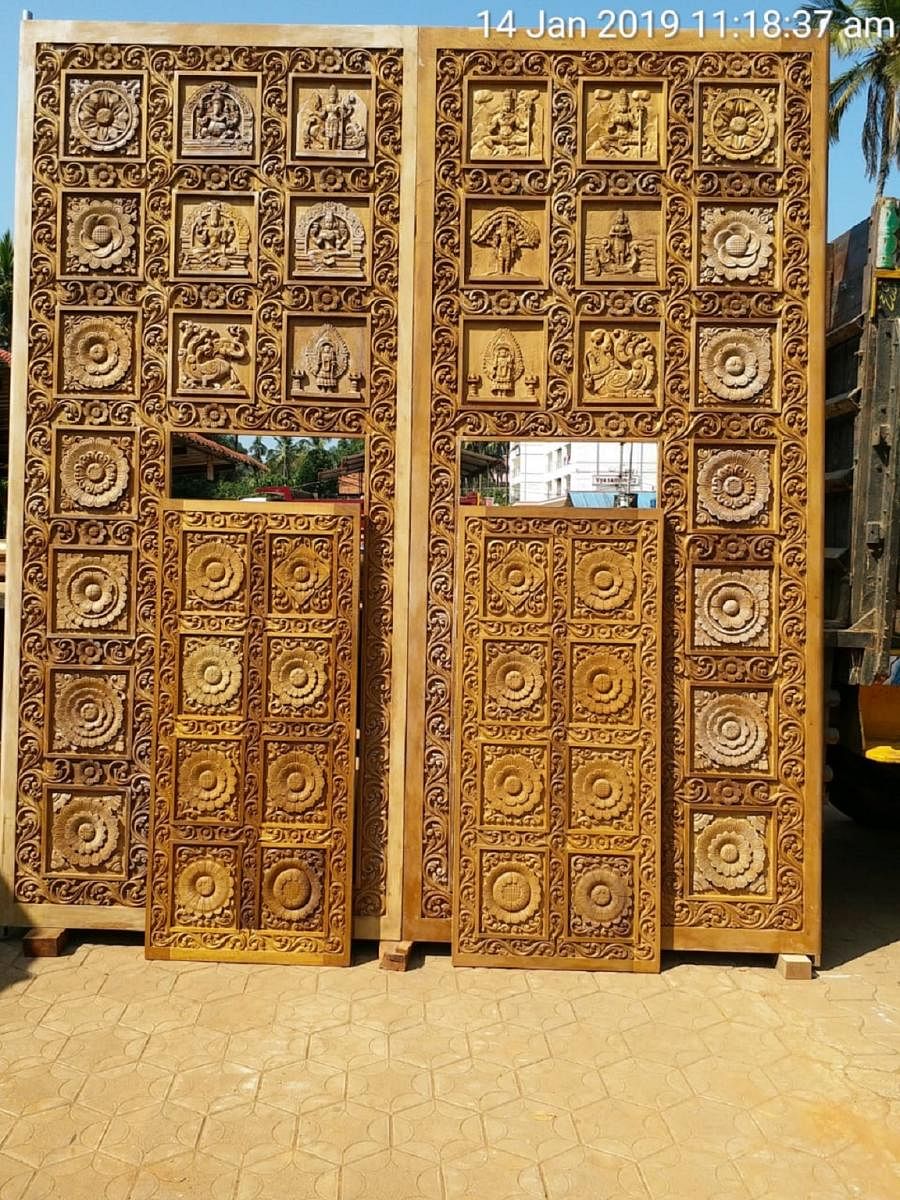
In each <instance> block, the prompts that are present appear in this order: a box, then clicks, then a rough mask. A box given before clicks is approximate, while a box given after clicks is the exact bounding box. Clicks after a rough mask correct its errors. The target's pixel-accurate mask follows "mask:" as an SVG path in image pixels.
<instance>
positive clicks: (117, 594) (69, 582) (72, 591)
mask: <svg viewBox="0 0 900 1200" xmlns="http://www.w3.org/2000/svg"><path fill="white" fill-rule="evenodd" d="M57 592H58V603H59V607H60V616H61V617H62V618H63V619H64V621H65V623H66V624H68V625H74V626H77V627H78V628H81V629H104V628H105V627H106V626H108V625H111V624H112V623H113V622H114V621H115V620H116V618H117V617H119V616H121V614H122V613H123V612H124V610H125V605H126V603H127V602H128V591H127V588H126V580H125V577H124V574H123V573H122V572H121V571H118V570H114V569H110V566H109V564H108V562H107V560H106V559H103V558H82V559H73V560H70V561H68V562H66V563H65V564H64V565H63V566H62V567H61V568H60V572H59V577H58V580H57Z"/></svg>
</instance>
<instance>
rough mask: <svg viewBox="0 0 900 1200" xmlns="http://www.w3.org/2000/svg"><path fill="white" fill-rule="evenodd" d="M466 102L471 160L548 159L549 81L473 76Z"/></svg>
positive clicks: (468, 155)
mask: <svg viewBox="0 0 900 1200" xmlns="http://www.w3.org/2000/svg"><path fill="white" fill-rule="evenodd" d="M465 103H466V109H465V115H466V133H465V138H466V142H465V145H466V154H467V158H468V160H469V161H470V162H478V163H484V162H511V163H516V162H545V161H546V158H547V148H548V144H549V134H550V94H549V84H548V83H547V81H546V80H544V79H527V78H522V77H518V78H514V79H497V78H485V79H470V80H469V81H468V82H467V84H466V101H465Z"/></svg>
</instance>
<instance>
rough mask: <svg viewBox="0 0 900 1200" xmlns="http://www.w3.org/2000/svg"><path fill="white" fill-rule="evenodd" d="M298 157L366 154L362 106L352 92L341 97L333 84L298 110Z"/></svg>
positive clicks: (355, 156)
mask: <svg viewBox="0 0 900 1200" xmlns="http://www.w3.org/2000/svg"><path fill="white" fill-rule="evenodd" d="M298 115H299V118H300V150H301V153H313V154H330V155H348V156H352V157H354V158H361V157H363V156H364V155H365V152H366V124H367V112H366V106H365V104H364V103H363V101H362V99H361V98H360V97H359V96H358V95H357V93H356V92H345V93H343V94H341V93H340V92H339V91H338V88H337V85H336V84H331V85H330V87H329V88H328V89H327V90H326V91H324V92H316V93H315V94H314V95H313V96H312V97H311V98H310V99H309V100H308V101H307V102H306V103H305V104H302V105H301V106H300V111H299V114H298Z"/></svg>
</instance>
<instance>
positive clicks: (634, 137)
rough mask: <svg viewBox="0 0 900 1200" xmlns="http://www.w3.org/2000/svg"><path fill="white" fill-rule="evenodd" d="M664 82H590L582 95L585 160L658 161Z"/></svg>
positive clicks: (661, 147)
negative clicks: (638, 83)
mask: <svg viewBox="0 0 900 1200" xmlns="http://www.w3.org/2000/svg"><path fill="white" fill-rule="evenodd" d="M662 95H663V91H662V85H661V84H658V83H656V84H654V83H641V84H640V85H635V84H629V83H613V84H599V85H596V86H595V85H590V86H588V87H586V88H585V90H584V95H583V98H582V105H583V111H584V114H585V115H584V150H583V157H584V159H585V161H586V162H628V161H631V162H648V163H649V162H659V161H660V156H661V154H662V149H663V143H662V138H661V133H662V120H663V106H662Z"/></svg>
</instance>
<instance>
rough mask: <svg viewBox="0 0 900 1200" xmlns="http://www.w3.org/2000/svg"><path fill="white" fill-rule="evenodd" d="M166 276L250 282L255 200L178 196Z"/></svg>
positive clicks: (253, 262) (193, 194)
mask: <svg viewBox="0 0 900 1200" xmlns="http://www.w3.org/2000/svg"><path fill="white" fill-rule="evenodd" d="M174 205H175V224H174V229H173V237H172V274H173V276H174V277H175V278H183V279H195V278H203V279H215V280H222V281H223V282H226V283H230V282H231V281H232V280H235V279H237V280H240V279H247V280H249V279H255V278H256V256H257V230H256V222H257V218H256V197H255V196H254V195H253V194H252V193H249V192H244V193H242V192H180V193H178V194H176V196H175V199H174Z"/></svg>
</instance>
